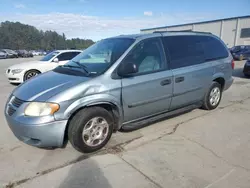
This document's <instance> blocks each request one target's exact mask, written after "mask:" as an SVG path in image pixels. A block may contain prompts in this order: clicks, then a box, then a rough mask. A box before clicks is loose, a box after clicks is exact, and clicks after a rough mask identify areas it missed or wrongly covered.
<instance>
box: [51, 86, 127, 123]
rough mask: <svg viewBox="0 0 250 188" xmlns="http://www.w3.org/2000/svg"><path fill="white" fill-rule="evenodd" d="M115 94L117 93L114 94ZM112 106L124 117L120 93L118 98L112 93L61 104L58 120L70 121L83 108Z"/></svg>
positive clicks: (117, 93)
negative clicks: (100, 105)
mask: <svg viewBox="0 0 250 188" xmlns="http://www.w3.org/2000/svg"><path fill="white" fill-rule="evenodd" d="M114 93H115V92H114ZM99 104H111V105H115V106H116V107H117V109H118V112H119V114H120V115H122V108H121V102H120V100H119V91H118V90H117V91H116V96H115V95H111V94H110V93H100V94H95V95H90V96H85V97H82V98H79V99H76V100H74V99H73V100H70V101H64V102H62V103H60V110H59V111H58V112H57V113H55V119H56V120H65V119H69V118H70V117H71V115H72V114H73V113H75V112H76V111H78V110H79V109H81V108H84V107H88V106H93V105H99Z"/></svg>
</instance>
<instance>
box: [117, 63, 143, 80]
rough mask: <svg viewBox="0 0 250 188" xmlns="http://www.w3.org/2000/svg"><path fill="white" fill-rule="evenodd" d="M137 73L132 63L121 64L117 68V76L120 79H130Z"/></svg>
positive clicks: (135, 66) (136, 68)
mask: <svg viewBox="0 0 250 188" xmlns="http://www.w3.org/2000/svg"><path fill="white" fill-rule="evenodd" d="M137 72H138V67H137V65H136V64H135V63H132V62H123V63H122V64H121V65H120V66H119V68H118V72H117V73H118V75H119V76H121V77H130V76H132V75H133V74H135V73H137Z"/></svg>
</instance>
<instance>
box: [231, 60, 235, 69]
mask: <svg viewBox="0 0 250 188" xmlns="http://www.w3.org/2000/svg"><path fill="white" fill-rule="evenodd" d="M231 65H232V69H234V60H232V62H231Z"/></svg>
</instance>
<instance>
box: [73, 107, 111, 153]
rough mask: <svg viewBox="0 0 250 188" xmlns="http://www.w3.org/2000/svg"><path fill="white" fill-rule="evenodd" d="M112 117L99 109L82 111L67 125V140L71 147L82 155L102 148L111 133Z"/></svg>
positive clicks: (92, 108) (102, 109) (107, 112)
mask: <svg viewBox="0 0 250 188" xmlns="http://www.w3.org/2000/svg"><path fill="white" fill-rule="evenodd" d="M113 122H114V121H113V117H112V115H111V114H110V112H109V111H107V110H106V109H104V108H101V107H91V108H86V109H82V110H80V111H79V112H77V113H76V114H75V116H74V117H73V118H72V120H71V121H70V124H69V128H68V139H69V141H70V143H71V144H72V146H73V147H74V148H75V149H76V150H78V151H80V152H84V153H90V152H94V151H97V150H99V149H101V148H102V147H104V146H105V145H106V144H107V142H108V141H109V139H110V137H111V135H112V133H113V124H114V123H113Z"/></svg>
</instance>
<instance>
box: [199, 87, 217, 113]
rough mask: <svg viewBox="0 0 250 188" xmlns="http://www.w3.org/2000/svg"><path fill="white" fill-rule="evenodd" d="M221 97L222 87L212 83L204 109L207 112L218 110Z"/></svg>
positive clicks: (204, 102) (206, 96) (205, 99)
mask: <svg viewBox="0 0 250 188" xmlns="http://www.w3.org/2000/svg"><path fill="white" fill-rule="evenodd" d="M221 95H222V89H221V85H220V84H219V83H218V82H212V85H211V86H210V89H209V90H208V92H207V94H206V95H205V98H204V101H203V106H202V107H203V108H204V109H206V110H213V109H215V108H217V106H218V105H219V104H220V101H221Z"/></svg>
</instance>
